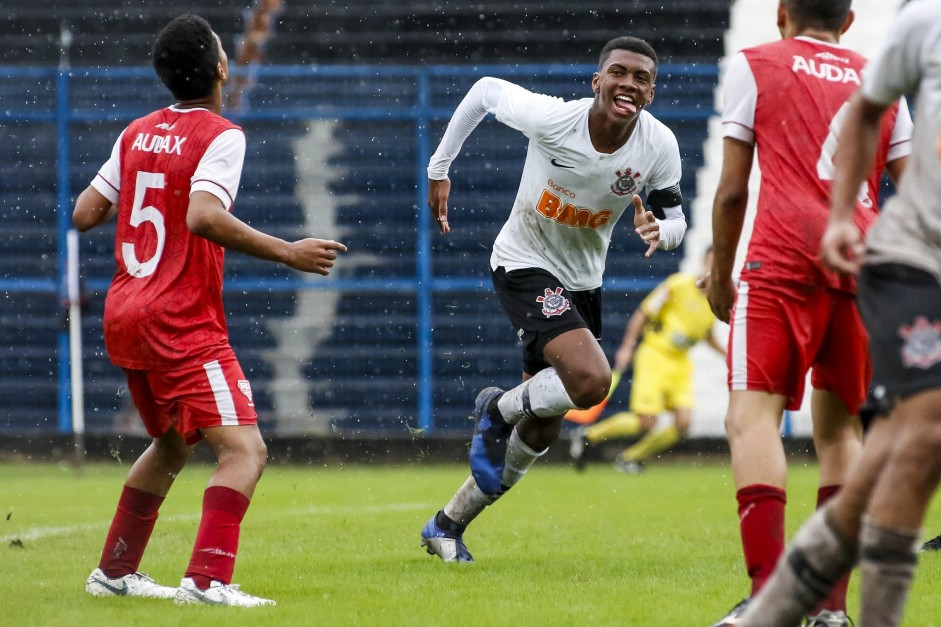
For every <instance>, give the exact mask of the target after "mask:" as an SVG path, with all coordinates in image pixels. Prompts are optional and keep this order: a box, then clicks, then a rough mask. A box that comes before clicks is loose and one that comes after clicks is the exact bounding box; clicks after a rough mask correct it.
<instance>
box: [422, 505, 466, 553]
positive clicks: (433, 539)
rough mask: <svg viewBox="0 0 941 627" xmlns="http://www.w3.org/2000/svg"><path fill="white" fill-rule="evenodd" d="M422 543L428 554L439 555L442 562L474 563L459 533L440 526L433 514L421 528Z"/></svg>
mask: <svg viewBox="0 0 941 627" xmlns="http://www.w3.org/2000/svg"><path fill="white" fill-rule="evenodd" d="M421 545H422V546H423V547H425V550H426V551H428V555H437V556H438V557H440V558H441V561H442V562H464V563H468V564H473V563H474V558H473V556H472V555H471V554H470V551H468V550H467V547H466V546H465V545H464V539H463V538H462V537H461V534H459V533H449V532H447V531H445V530H444V529H442V528H441V527H439V526H438V525H437V523H436V522H435V517H434V516H432V517H431V518H430V519H429V520H428V522H426V523H425V526H424V527H422V530H421Z"/></svg>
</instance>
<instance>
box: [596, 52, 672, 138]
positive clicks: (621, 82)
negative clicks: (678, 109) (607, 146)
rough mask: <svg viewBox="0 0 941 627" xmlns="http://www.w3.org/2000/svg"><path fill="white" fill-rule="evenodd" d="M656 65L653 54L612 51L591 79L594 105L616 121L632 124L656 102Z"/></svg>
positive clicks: (617, 122)
mask: <svg viewBox="0 0 941 627" xmlns="http://www.w3.org/2000/svg"><path fill="white" fill-rule="evenodd" d="M656 75H657V66H656V64H655V63H654V60H653V59H651V58H650V57H647V56H645V55H642V54H640V53H638V52H633V51H630V50H612V51H611V54H610V56H608V59H607V60H606V61H605V63H604V65H603V66H602V67H601V69H600V70H599V71H598V72H595V75H594V77H593V78H592V81H591V86H592V89H593V90H594V92H595V104H596V105H600V110H601V111H602V112H603V113H604V115H605V116H606V117H607V118H608V119H609V120H610V121H611V122H612V123H614V124H618V125H626V124H631V123H633V122H634V120H636V119H637V116H638V115H639V114H640V111H641V109H643V108H644V107H646V106H647V105H649V104H650V103H651V102H653V95H654V79H655V78H656Z"/></svg>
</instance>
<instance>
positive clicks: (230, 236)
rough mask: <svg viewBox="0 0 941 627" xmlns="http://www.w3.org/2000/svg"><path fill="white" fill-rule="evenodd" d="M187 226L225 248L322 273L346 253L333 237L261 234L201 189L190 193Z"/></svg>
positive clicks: (326, 272) (295, 267) (344, 248)
mask: <svg viewBox="0 0 941 627" xmlns="http://www.w3.org/2000/svg"><path fill="white" fill-rule="evenodd" d="M186 226H187V228H188V229H189V230H190V232H191V233H193V234H194V235H198V236H199V237H203V238H205V239H208V240H209V241H210V242H213V243H214V244H218V245H219V246H222V247H224V248H228V249H230V250H237V251H239V252H240V253H245V254H246V255H251V256H253V257H258V258H259V259H267V260H269V261H278V262H281V263H283V264H285V265H286V266H289V267H291V268H294V269H295V270H300V271H301V272H312V273H314V274H321V275H324V276H326V275H328V274H330V268H332V267H333V262H334V260H335V259H336V258H337V254H338V253H341V252H342V253H345V252H346V246H344V245H343V244H341V243H339V242H334V241H332V240H322V239H315V238H307V239H302V240H298V241H296V242H287V241H285V240H283V239H280V238H278V237H273V236H271V235H268V234H266V233H262V232H261V231H258V230H256V229H253V228H252V227H250V226H248V225H247V224H245V223H244V222H242V221H241V220H239V219H238V218H236V217H235V216H233V215H232V214H231V213H229V212H228V211H226V210H225V207H223V206H222V202H221V201H220V200H219V199H218V198H216V197H215V196H213V195H212V194H210V193H209V192H203V191H198V192H194V193H193V194H192V195H191V196H190V204H189V208H188V209H187V212H186Z"/></svg>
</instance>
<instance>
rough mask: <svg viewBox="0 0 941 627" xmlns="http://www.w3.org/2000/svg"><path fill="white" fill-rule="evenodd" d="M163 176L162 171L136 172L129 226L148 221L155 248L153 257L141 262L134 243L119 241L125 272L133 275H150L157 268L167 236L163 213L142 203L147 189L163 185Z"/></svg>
mask: <svg viewBox="0 0 941 627" xmlns="http://www.w3.org/2000/svg"><path fill="white" fill-rule="evenodd" d="M165 184H166V183H165V177H164V175H163V174H162V173H155V172H138V173H137V183H136V184H135V186H134V205H133V206H132V207H131V220H130V223H131V226H132V227H134V228H135V229H136V228H137V227H139V226H140V225H141V224H142V223H144V222H150V223H151V224H152V225H153V227H154V230H155V231H156V232H157V250H155V251H154V255H153V257H151V258H150V259H148V260H147V261H144V262H141V261H140V260H138V259H137V254H136V253H135V252H134V244H133V243H130V242H121V256H122V257H123V258H124V265H125V266H127V273H128V274H130V275H131V276H133V277H137V278H143V277H146V276H150V275H151V274H153V273H154V272H155V271H156V270H157V264H158V263H160V256H161V255H162V254H163V244H164V242H165V240H166V238H167V230H166V227H165V226H164V224H163V214H161V213H160V211H158V210H157V208H156V207H154V206H153V205H147V206H146V207H142V206H141V205H143V204H144V196H145V195H146V194H147V190H148V189H163V188H164V186H165Z"/></svg>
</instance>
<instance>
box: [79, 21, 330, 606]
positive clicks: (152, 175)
mask: <svg viewBox="0 0 941 627" xmlns="http://www.w3.org/2000/svg"><path fill="white" fill-rule="evenodd" d="M153 63H154V68H155V70H156V72H157V75H158V76H159V77H160V80H161V81H162V82H163V83H164V85H165V86H166V87H167V88H168V89H169V90H170V92H171V93H172V94H173V96H174V97H175V98H177V99H178V100H179V101H178V102H177V103H176V104H174V105H172V106H169V107H166V108H163V109H160V110H158V111H155V112H153V113H151V114H149V115H147V116H144V117H143V118H140V119H138V120H135V121H134V122H132V123H131V124H130V125H129V126H128V127H127V128H126V129H125V130H124V132H123V133H122V134H121V136H120V137H119V138H118V140H117V141H116V142H115V145H114V149H113V151H112V154H111V158H110V159H109V160H108V162H107V163H105V165H104V166H102V168H101V170H99V172H98V175H97V176H96V178H95V179H94V181H92V183H91V185H89V187H88V188H87V189H85V191H83V192H82V194H81V195H80V196H79V198H78V200H77V202H76V205H75V210H74V212H73V214H72V218H73V221H74V222H75V225H76V227H77V228H78V229H79V230H80V231H87V230H88V229H91V228H93V227H96V226H98V225H100V224H103V223H104V222H106V221H107V220H109V219H111V218H112V217H114V216H116V217H117V229H116V235H115V260H116V261H117V271H116V272H115V275H114V279H113V281H112V284H111V287H110V288H109V290H108V295H107V298H106V299H105V315H104V331H105V344H106V346H107V349H108V355H109V357H110V358H111V361H112V362H113V363H114V364H115V365H117V366H120V367H121V368H123V369H124V371H125V373H126V375H127V382H128V388H129V390H130V392H131V397H132V398H133V400H134V404H135V406H136V407H137V410H138V411H139V413H140V415H141V418H142V420H143V422H144V425H145V426H146V428H147V432H148V434H149V435H150V436H151V437H153V442H152V444H151V445H150V447H149V448H148V449H147V450H146V451H145V452H144V453H143V455H141V457H140V458H139V459H138V460H137V461H136V462H135V463H134V466H133V467H132V468H131V471H130V473H129V475H128V477H127V480H126V482H125V485H124V490H123V492H122V494H121V497H120V500H119V501H118V507H117V513H116V514H115V516H114V519H113V521H112V523H111V528H110V531H109V532H108V537H107V540H106V541H105V546H104V550H103V552H102V556H101V561H100V562H99V565H98V568H96V569H95V570H94V571H93V572H92V574H91V575H90V576H89V577H88V580H87V582H86V588H85V589H86V591H88V592H89V593H90V594H93V595H95V596H113V595H118V596H144V597H151V598H175V599H176V601H177V602H178V603H209V604H215V605H234V606H242V607H254V606H258V605H269V604H273V603H274V602H273V601H271V600H269V599H263V598H261V597H256V596H252V595H249V594H247V593H245V592H242V591H241V590H239V589H238V586H235V585H232V584H231V579H232V571H233V569H234V567H235V558H236V553H237V550H238V539H239V527H240V524H241V521H242V517H243V516H244V514H245V511H246V509H247V508H248V505H249V501H250V499H251V497H252V493H253V492H254V489H255V485H256V484H257V482H258V479H259V478H260V477H261V472H262V469H263V468H264V465H265V459H266V456H267V450H266V448H265V444H264V441H263V440H262V437H261V433H260V432H259V430H258V424H257V416H256V414H255V408H254V403H253V402H252V392H251V387H250V385H249V382H248V380H247V379H246V378H245V375H244V374H243V373H242V369H241V367H240V366H239V363H238V361H237V360H236V358H235V353H234V352H233V351H232V348H231V346H230V345H229V339H228V333H227V330H226V323H225V315H224V310H223V308H222V264H223V257H224V249H225V248H230V249H232V250H237V251H239V252H242V253H246V254H248V255H252V256H255V257H258V258H261V259H267V260H271V261H278V262H281V263H284V264H285V265H287V266H289V267H291V268H294V269H295V270H300V271H304V272H313V273H316V274H321V275H326V274H328V273H329V271H330V268H331V267H332V266H333V262H334V260H335V259H336V257H337V253H338V252H345V251H346V247H345V246H343V245H342V244H339V243H337V242H334V241H330V240H320V239H302V240H299V241H296V242H286V241H284V240H281V239H278V238H276V237H271V236H269V235H266V234H264V233H261V232H259V231H256V230H255V229H253V228H251V227H249V226H248V225H246V224H245V223H243V222H242V221H240V220H239V219H237V218H236V217H234V216H233V215H232V214H231V213H230V210H231V209H232V204H233V202H234V200H235V196H236V192H237V189H238V183H239V179H240V177H241V173H242V163H243V159H244V155H245V136H244V134H243V133H242V129H240V128H239V127H238V126H236V125H234V124H232V123H231V122H229V121H228V120H226V119H225V118H223V117H221V116H220V112H221V110H222V85H223V83H224V82H225V80H226V78H227V77H228V59H227V57H226V54H225V52H224V51H223V49H222V44H221V42H220V41H219V38H218V36H217V35H216V34H215V33H214V32H213V31H212V28H211V27H210V26H209V24H208V23H207V22H206V21H205V20H204V19H202V18H200V17H197V16H194V15H183V16H180V17H178V18H176V19H174V20H173V21H171V22H170V23H169V24H168V25H167V26H166V27H165V28H164V29H163V30H162V31H161V32H160V33H159V34H158V36H157V39H156V42H155V43H154V47H153ZM201 439H205V440H206V442H207V443H208V444H209V447H210V448H211V449H212V451H213V453H214V454H215V456H216V459H217V464H216V468H215V471H214V472H213V475H212V477H211V478H210V480H209V485H208V487H207V488H206V491H205V493H204V496H203V510H202V518H201V520H200V525H199V531H198V533H197V536H196V543H195V546H194V547H193V553H192V557H191V559H190V563H189V566H188V567H187V569H186V574H185V575H184V578H183V581H182V583H181V585H180V587H179V588H171V587H167V586H160V585H158V584H156V583H155V582H153V580H151V579H150V578H149V577H147V576H146V575H143V574H142V573H140V572H138V567H139V565H140V561H141V557H142V556H143V553H144V549H145V548H146V546H147V541H148V539H149V538H150V534H151V531H152V530H153V527H154V523H155V522H156V520H157V510H158V509H159V507H160V504H161V503H162V502H163V499H164V497H165V496H166V494H167V492H168V491H169V489H170V487H171V485H172V484H173V480H174V479H175V478H176V475H177V473H179V472H180V470H182V468H183V466H184V465H185V464H186V461H187V459H188V458H189V456H190V453H191V452H192V450H193V447H194V446H195V445H196V444H197V442H198V441H199V440H201Z"/></svg>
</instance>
